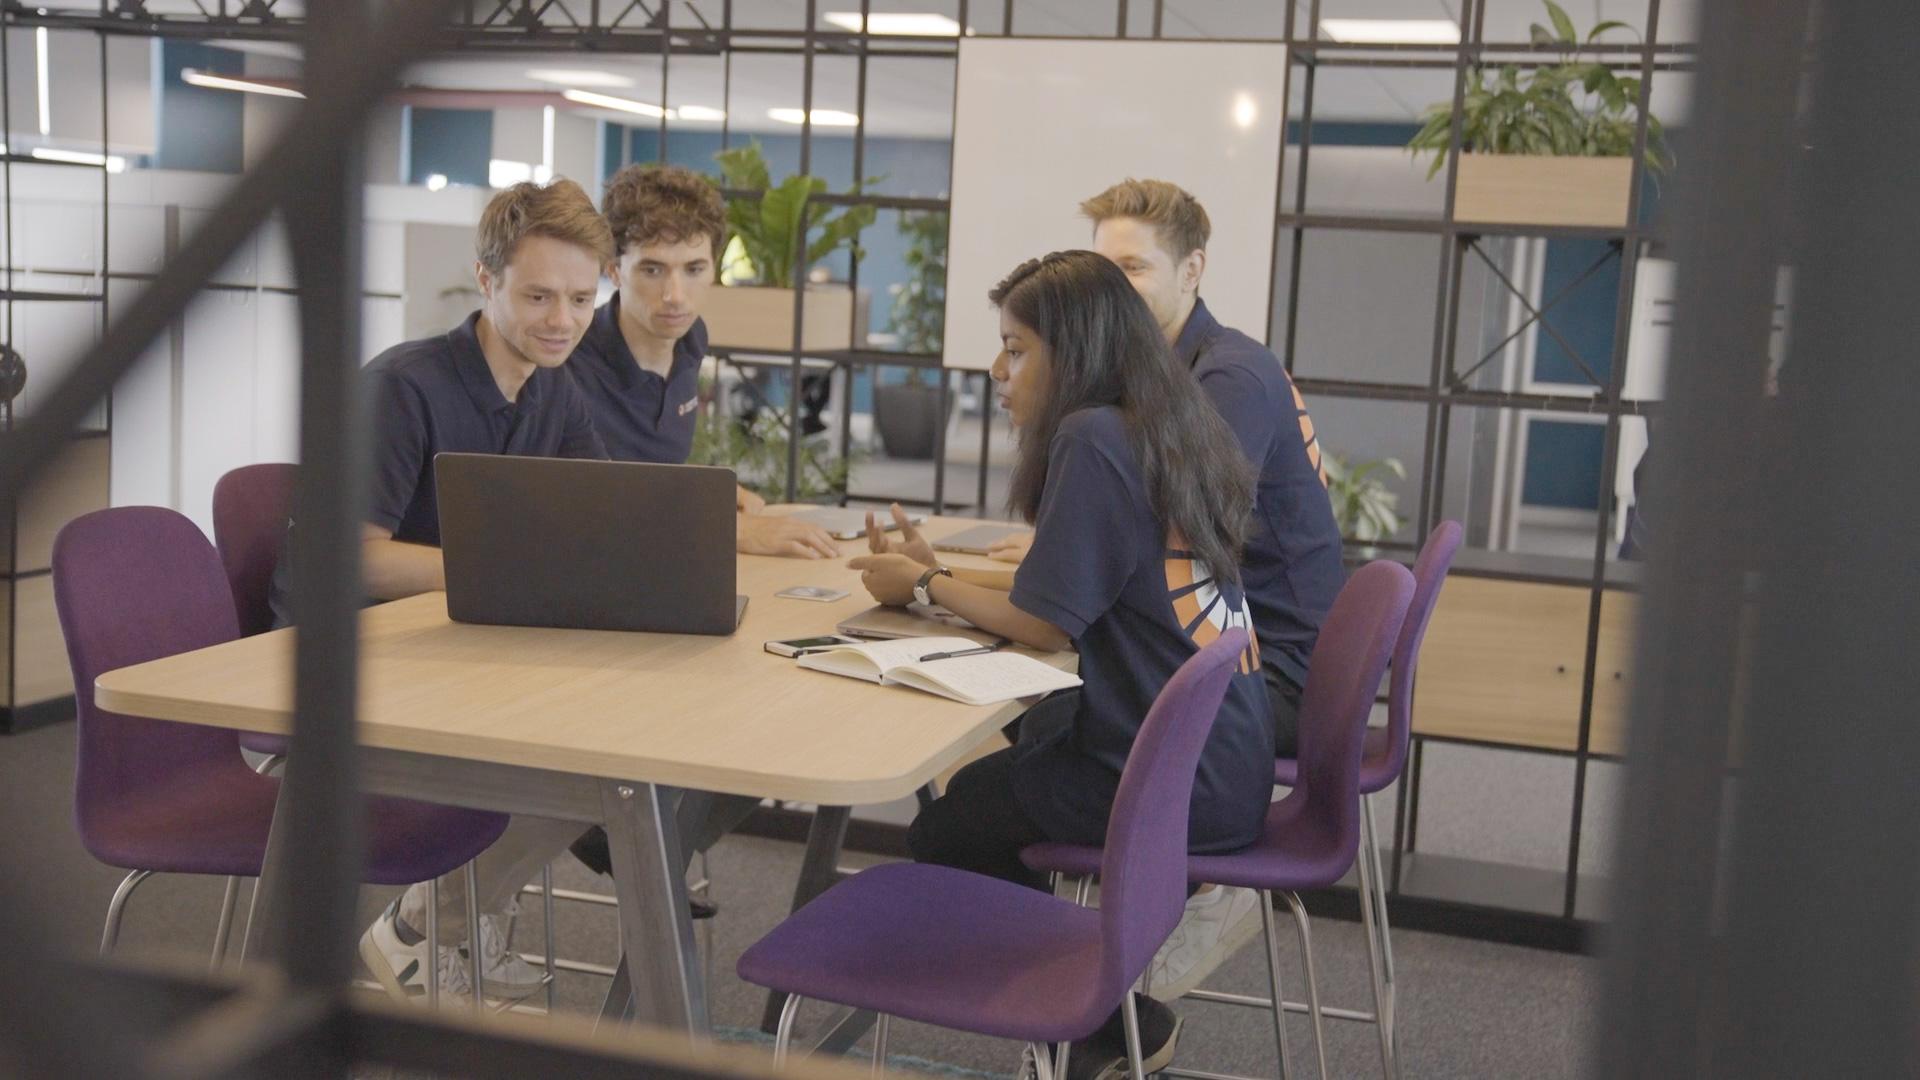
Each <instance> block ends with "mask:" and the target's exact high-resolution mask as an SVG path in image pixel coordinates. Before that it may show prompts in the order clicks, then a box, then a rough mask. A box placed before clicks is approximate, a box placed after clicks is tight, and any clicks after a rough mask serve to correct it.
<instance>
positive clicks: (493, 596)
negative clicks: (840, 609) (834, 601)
mask: <svg viewBox="0 0 1920 1080" xmlns="http://www.w3.org/2000/svg"><path fill="white" fill-rule="evenodd" d="M433 469H434V479H435V481H436V482H437V484H438V486H439V490H440V545H441V552H442V554H443V555H444V556H445V559H446V566H447V614H448V615H449V616H450V617H451V618H452V619H453V620H454V621H456V622H466V623H492V624H496V625H504V626H551V627H560V628H564V629H569V630H643V631H652V632H655V633H665V634H731V633H733V631H734V630H735V629H736V628H737V627H738V626H739V625H740V619H741V616H742V615H744V614H745V613H746V609H747V598H746V597H744V596H738V595H736V594H735V592H734V588H735V582H734V570H735V559H736V555H735V553H734V532H735V517H736V515H735V512H734V474H733V470H731V469H716V468H708V467H705V466H699V465H643V464H638V463H634V462H625V461H579V460H572V459H564V458H535V457H512V456H506V455H501V454H439V455H436V456H435V457H434V459H433Z"/></svg>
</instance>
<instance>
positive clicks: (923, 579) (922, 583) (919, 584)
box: [913, 566, 953, 605]
mask: <svg viewBox="0 0 1920 1080" xmlns="http://www.w3.org/2000/svg"><path fill="white" fill-rule="evenodd" d="M942 574H945V575H946V576H948V577H952V576H953V571H951V570H949V569H947V568H946V567H944V566H936V567H934V568H933V569H931V570H928V571H927V572H926V573H924V574H921V575H920V580H919V581H916V582H914V583H913V598H914V600H915V601H916V602H918V603H922V604H928V605H931V604H932V603H933V594H932V593H931V592H928V591H927V586H929V585H931V584H933V579H934V578H936V577H939V576H940V575H942Z"/></svg>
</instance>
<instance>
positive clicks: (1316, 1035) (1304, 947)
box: [1281, 892, 1327, 1080]
mask: <svg viewBox="0 0 1920 1080" xmlns="http://www.w3.org/2000/svg"><path fill="white" fill-rule="evenodd" d="M1281 895H1282V896H1285V897H1286V898H1287V907H1289V908H1291V909H1292V911H1293V927H1294V930H1295V931H1296V932H1297V933H1298V934H1299V936H1300V958H1301V961H1302V963H1303V964H1304V965H1305V966H1306V969H1307V1014H1308V1015H1309V1016H1310V1017H1312V1018H1313V1048H1314V1050H1315V1051H1316V1052H1317V1053H1318V1054H1319V1057H1320V1080H1327V1034H1326V1032H1324V1031H1322V1030H1321V1028H1320V979H1319V977H1318V976H1317V975H1316V974H1315V972H1314V969H1313V937H1312V935H1311V933H1310V932H1309V931H1308V930H1307V909H1306V905H1304V904H1302V903H1301V902H1300V896H1299V894H1298V893H1291V892H1288V893H1282V894H1281Z"/></svg>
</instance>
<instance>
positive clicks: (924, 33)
mask: <svg viewBox="0 0 1920 1080" xmlns="http://www.w3.org/2000/svg"><path fill="white" fill-rule="evenodd" d="M820 17H821V18H822V19H825V20H826V21H828V22H830V23H832V24H833V25H835V26H837V27H839V28H840V29H842V30H852V31H854V32H855V33H858V32H859V31H860V13H859V12H857V11H829V12H827V13H826V14H824V15H822V16H820ZM867 33H869V34H891V35H895V36H898V37H959V36H960V24H959V23H957V22H954V21H953V20H952V19H949V18H947V17H946V16H945V15H935V14H931V13H921V12H899V13H896V14H891V15H888V14H881V13H875V14H872V15H868V16H867Z"/></svg>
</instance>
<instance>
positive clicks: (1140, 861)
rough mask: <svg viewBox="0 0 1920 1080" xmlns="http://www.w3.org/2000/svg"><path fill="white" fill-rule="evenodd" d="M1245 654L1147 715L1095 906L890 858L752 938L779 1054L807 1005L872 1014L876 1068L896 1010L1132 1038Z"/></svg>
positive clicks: (930, 1019) (1201, 670) (986, 1026)
mask: <svg viewBox="0 0 1920 1080" xmlns="http://www.w3.org/2000/svg"><path fill="white" fill-rule="evenodd" d="M1247 644H1248V638H1247V632H1246V631H1245V630H1244V629H1238V628H1235V629H1231V630H1228V631H1226V632H1225V633H1223V634H1221V635H1220V637H1218V638H1217V639H1215V640H1214V641H1213V642H1211V643H1210V644H1208V645H1207V646H1206V647H1205V648H1203V649H1201V650H1200V651H1199V652H1198V653H1196V654H1194V656H1193V657H1192V658H1191V659H1189V660H1188V661H1187V662H1186V663H1185V664H1183V665H1181V667H1180V670H1179V671H1176V672H1175V673H1174V674H1173V677H1172V678H1170V679H1168V680H1167V684H1166V686H1165V687H1163V688H1162V689H1161V691H1160V694H1159V696H1158V697H1157V698H1156V699H1155V700H1154V703H1153V707H1152V708H1151V709H1149V710H1148V711H1147V716H1146V718H1145V720H1144V721H1142V723H1141V725H1140V730H1139V732H1138V733H1137V734H1136V735H1135V737H1134V742H1133V749H1132V752H1131V753H1129V754H1128V756H1127V764H1126V767H1125V768H1124V769H1123V770H1122V771H1121V773H1120V786H1119V788H1118V789H1117V790H1116V791H1115V793H1114V798H1113V811H1112V814H1111V815H1110V817H1109V818H1108V821H1107V859H1106V862H1105V864H1104V865H1103V866H1102V870H1104V871H1105V873H1104V877H1105V881H1106V886H1105V891H1104V893H1103V894H1102V898H1101V899H1102V904H1101V906H1100V908H1099V909H1098V910H1092V909H1083V908H1080V907H1078V906H1076V905H1074V904H1071V903H1069V902H1067V901H1065V900H1057V899H1055V898H1054V897H1052V896H1051V895H1048V894H1046V893H1043V892H1038V891H1036V890H1032V889H1028V888H1025V887H1023V886H1019V885H1014V884H1012V883H1010V882H1006V881H1001V880H999V879H997V878H989V877H983V876H981V875H979V874H971V873H968V872H966V871H964V870H956V869H953V868H951V867H945V866H929V865H921V864H912V863H906V864H902V863H895V864H892V865H887V866H880V867H875V868H874V869H871V870H866V871H863V872H861V873H859V874H856V875H854V876H853V877H852V878H849V879H848V880H846V881H843V882H840V883H839V884H838V885H835V886H834V887H833V888H831V889H828V890H827V891H826V892H825V893H822V894H821V895H820V896H819V897H817V898H816V899H815V900H814V901H813V902H812V903H810V904H808V905H807V906H806V907H803V908H801V909H800V910H799V911H797V912H795V913H794V914H793V915H791V916H790V917H788V919H787V920H786V921H785V922H783V923H781V924H780V925H779V926H777V927H774V929H773V930H772V932H770V933H769V934H767V935H766V936H765V937H763V938H761V939H760V940H759V941H758V942H755V943H754V945H753V947H752V948H750V949H748V950H747V951H746V952H745V953H744V954H743V955H742V956H741V957H740V962H739V965H738V971H739V973H740V976H741V978H743V979H746V980H747V981H749V982H753V983H758V984H759V985H762V986H766V987H769V988H771V989H773V990H775V991H778V992H781V993H784V994H786V995H787V998H786V1004H785V1005H784V1006H783V1007H782V1010H781V1014H780V1025H779V1030H778V1032H777V1033H776V1034H775V1036H774V1057H775V1060H780V1059H781V1058H783V1057H784V1055H785V1052H786V1047H787V1044H788V1043H789V1042H790V1040H791V1038H792V1031H793V1028H792V1025H793V1017H794V1012H795V1009H796V1007H797V1006H798V1005H799V1003H800V1000H801V999H802V998H804V997H811V998H820V999H823V1000H826V1001H831V1002H835V1003H837V1004H841V1005H850V1006H854V1007H860V1008H869V1009H872V1010H874V1011H875V1012H878V1013H879V1014H880V1025H879V1029H878V1031H877V1032H876V1033H875V1036H874V1060H875V1062H876V1063H879V1062H883V1061H884V1060H885V1047H886V1031H887V1020H888V1017H890V1016H901V1017H906V1018H908V1019H912V1020H919V1021H923V1022H926V1023H932V1024H939V1025H941V1026H943V1027H950V1028H957V1029H959V1030H962V1031H972V1032H977V1033H979V1034H984V1035H993V1036H1000V1037H1004V1038H1011V1039H1022V1040H1025V1041H1026V1042H1028V1043H1029V1045H1030V1048H1031V1047H1032V1046H1034V1045H1035V1044H1045V1043H1051V1042H1058V1043H1061V1044H1062V1045H1063V1046H1064V1045H1069V1044H1071V1043H1072V1042H1073V1041H1074V1040H1076V1039H1081V1038H1084V1037H1086V1036H1087V1035H1089V1034H1091V1033H1092V1032H1093V1031H1094V1030H1095V1029H1096V1028H1098V1027H1099V1026H1100V1025H1101V1024H1102V1023H1103V1022H1104V1021H1105V1020H1106V1018H1107V1017H1108V1016H1110V1015H1112V1013H1113V1012H1114V1010H1115V1009H1121V1010H1122V1016H1123V1021H1124V1023H1125V1024H1126V1025H1127V1026H1128V1029H1129V1030H1130V1031H1133V1030H1137V1018H1136V1017H1135V1016H1134V1014H1133V1012H1132V1010H1131V1003H1132V998H1131V997H1130V996H1129V991H1130V989H1131V988H1132V986H1133V984H1134V982H1135V981H1136V980H1137V979H1139V977H1140V974H1141V972H1143V971H1145V970H1146V967H1147V964H1148V963H1149V962H1150V961H1151V960H1152V959H1153V954H1154V952H1155V950H1157V949H1159V947H1160V946H1161V944H1162V943H1164V942H1165V941H1166V939H1167V935H1168V934H1169V933H1171V932H1172V931H1173V928H1174V927H1175V926H1177V925H1178V924H1179V922H1180V914H1181V911H1182V910H1183V906H1184V904H1185V897H1186V881H1185V879H1186V874H1185V872H1184V871H1185V869H1186V867H1185V854H1186V846H1187V814H1188V805H1189V803H1190V802H1191V800H1192V798H1193V778H1194V770H1195V767H1196V766H1197V765H1198V763H1199V760H1200V749H1201V747H1202V746H1203V745H1204V744H1205V743H1206V739H1207V734H1208V732H1209V731H1211V730H1212V728H1213V719H1214V717H1215V716H1217V715H1218V714H1219V712H1220V702H1221V700H1222V699H1223V698H1224V697H1225V696H1226V689H1227V682H1228V680H1229V679H1230V678H1231V677H1232V675H1233V672H1234V671H1235V670H1236V668H1237V667H1238V665H1239V663H1240V661H1241V659H1242V657H1243V656H1245V654H1246V651H1247ZM1037 1052H1040V1053H1050V1051H1037ZM1134 1064H1135V1065H1136V1066H1137V1065H1138V1061H1137V1059H1136V1060H1135V1062H1134ZM877 1071H878V1066H877V1065H876V1072H877Z"/></svg>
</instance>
